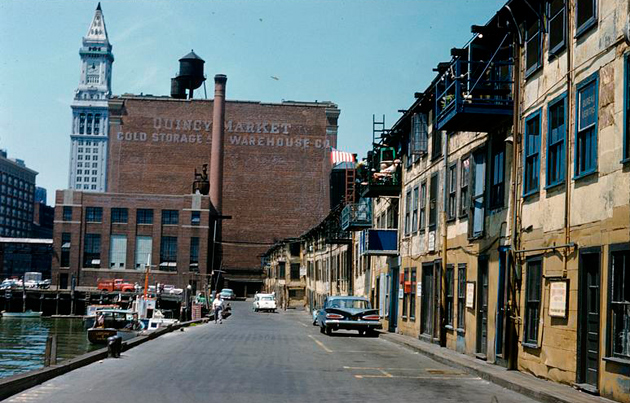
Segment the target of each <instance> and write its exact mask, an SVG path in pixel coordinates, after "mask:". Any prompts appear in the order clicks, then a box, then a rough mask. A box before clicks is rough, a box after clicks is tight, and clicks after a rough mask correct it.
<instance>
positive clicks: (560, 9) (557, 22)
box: [547, 0, 567, 55]
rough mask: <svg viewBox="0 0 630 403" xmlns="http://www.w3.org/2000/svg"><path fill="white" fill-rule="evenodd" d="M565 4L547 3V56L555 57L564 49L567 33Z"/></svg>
mask: <svg viewBox="0 0 630 403" xmlns="http://www.w3.org/2000/svg"><path fill="white" fill-rule="evenodd" d="M565 2H566V1H565V0H550V1H549V2H548V3H547V32H548V33H549V35H548V36H549V55H556V54H558V53H560V51H562V49H564V45H565V42H566V32H567V29H566V25H567V24H566V20H567V18H566V12H565Z"/></svg>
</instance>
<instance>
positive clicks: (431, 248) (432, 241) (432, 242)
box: [429, 231, 435, 252]
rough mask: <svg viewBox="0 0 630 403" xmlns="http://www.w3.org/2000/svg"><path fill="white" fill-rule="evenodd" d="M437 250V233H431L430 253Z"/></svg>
mask: <svg viewBox="0 0 630 403" xmlns="http://www.w3.org/2000/svg"><path fill="white" fill-rule="evenodd" d="M434 250H435V231H431V232H429V251H431V252H433V251H434Z"/></svg>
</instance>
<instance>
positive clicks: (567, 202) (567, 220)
mask: <svg viewBox="0 0 630 403" xmlns="http://www.w3.org/2000/svg"><path fill="white" fill-rule="evenodd" d="M569 4H570V2H568V1H567V2H565V4H564V13H565V15H566V16H567V18H568V16H569V11H570V5H569ZM567 21H568V19H567ZM568 25H569V29H568V30H567V42H569V41H570V42H569V43H567V46H566V48H567V54H566V55H567V56H566V57H567V97H566V99H567V106H566V108H565V111H566V116H567V119H566V121H565V127H566V130H567V132H566V133H567V135H566V136H565V138H566V140H565V147H564V148H565V154H564V155H565V157H564V165H565V167H564V168H565V171H564V172H565V175H564V185H565V192H564V243H565V244H570V243H571V180H570V175H571V168H570V167H571V164H569V156H570V155H571V154H570V150H571V142H570V141H569V139H570V137H569V136H568V134H569V133H571V131H570V130H569V126H570V125H569V122H571V111H573V108H572V107H571V86H572V83H573V78H572V73H573V71H572V63H571V47H572V46H573V43H572V42H573V36H572V35H571V28H570V27H571V24H568ZM569 253H570V251H569V249H565V251H564V259H563V267H562V277H563V278H566V277H567V266H568V264H569Z"/></svg>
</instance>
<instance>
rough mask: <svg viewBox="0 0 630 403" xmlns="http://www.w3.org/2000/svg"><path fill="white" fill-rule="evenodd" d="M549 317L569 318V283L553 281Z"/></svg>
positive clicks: (550, 289)
mask: <svg viewBox="0 0 630 403" xmlns="http://www.w3.org/2000/svg"><path fill="white" fill-rule="evenodd" d="M549 316H553V317H555V318H566V317H567V282H566V281H552V282H551V284H550V287H549Z"/></svg>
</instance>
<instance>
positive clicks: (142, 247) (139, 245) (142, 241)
mask: <svg viewBox="0 0 630 403" xmlns="http://www.w3.org/2000/svg"><path fill="white" fill-rule="evenodd" d="M152 247H153V239H151V237H150V236H137V237H136V269H138V270H142V269H144V268H145V265H146V264H147V263H148V261H149V256H151V249H152Z"/></svg>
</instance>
